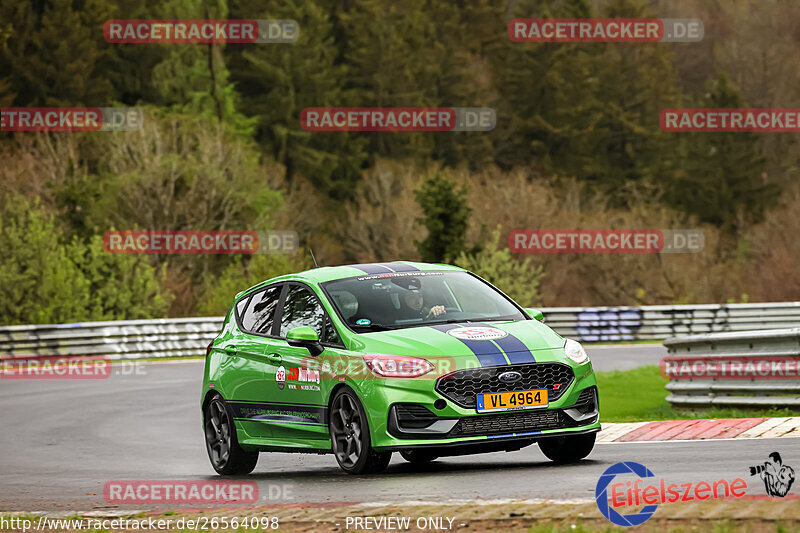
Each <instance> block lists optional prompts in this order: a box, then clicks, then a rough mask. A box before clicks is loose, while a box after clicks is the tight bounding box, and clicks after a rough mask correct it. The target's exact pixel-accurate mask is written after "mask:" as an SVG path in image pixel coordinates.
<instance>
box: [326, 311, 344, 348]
mask: <svg viewBox="0 0 800 533" xmlns="http://www.w3.org/2000/svg"><path fill="white" fill-rule="evenodd" d="M322 342H324V343H327V344H342V338H341V337H340V336H339V332H338V331H336V327H334V325H333V322H331V319H330V317H327V316H326V317H325V335H323V336H322Z"/></svg>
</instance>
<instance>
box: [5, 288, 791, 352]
mask: <svg viewBox="0 0 800 533" xmlns="http://www.w3.org/2000/svg"><path fill="white" fill-rule="evenodd" d="M542 311H543V312H544V316H545V321H546V322H547V324H549V325H550V326H551V327H553V329H555V330H556V331H558V332H559V333H561V334H562V335H564V336H565V337H570V338H574V339H576V340H579V341H584V342H603V341H626V340H648V339H650V340H652V339H666V338H667V337H672V336H675V335H687V334H697V333H717V332H725V331H749V330H761V329H775V328H786V327H800V302H784V303H763V304H729V305H719V304H713V305H674V306H667V305H651V306H643V307H586V308H584V307H551V308H545V309H542ZM221 326H222V317H207V318H171V319H166V318H163V319H153V320H121V321H116V322H83V323H75V324H56V325H33V326H0V357H5V356H9V355H10V356H27V355H66V356H70V355H103V356H107V357H109V358H112V359H138V358H142V357H168V356H184V355H202V354H203V353H204V352H205V348H206V346H207V345H208V343H209V342H210V341H211V339H213V338H214V337H215V336H216V334H217V333H218V332H219V330H220V328H221Z"/></svg>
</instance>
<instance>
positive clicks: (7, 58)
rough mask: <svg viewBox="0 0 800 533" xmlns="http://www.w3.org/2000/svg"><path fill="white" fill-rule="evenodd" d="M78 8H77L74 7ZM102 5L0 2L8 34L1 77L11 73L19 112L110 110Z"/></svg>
mask: <svg viewBox="0 0 800 533" xmlns="http://www.w3.org/2000/svg"><path fill="white" fill-rule="evenodd" d="M76 4H77V5H76ZM111 12H112V11H111V9H110V5H109V3H108V2H106V1H105V0H86V1H85V2H73V0H48V1H45V2H30V1H28V0H3V2H2V4H0V21H2V24H3V25H4V26H5V28H4V32H5V31H6V30H9V32H10V35H9V36H8V38H7V40H6V43H5V45H4V46H0V71H8V72H10V73H11V74H10V77H9V81H10V85H11V91H12V92H14V93H16V99H15V101H14V103H15V104H16V105H18V106H68V107H69V106H80V105H86V106H96V107H103V106H105V105H107V104H110V101H111V97H112V86H111V84H110V83H109V82H108V79H107V77H106V76H105V75H104V72H103V69H102V68H101V62H102V59H103V55H104V49H105V48H106V47H105V43H104V42H103V32H102V28H103V22H104V21H106V20H107V19H109V18H111V17H110V13H111Z"/></svg>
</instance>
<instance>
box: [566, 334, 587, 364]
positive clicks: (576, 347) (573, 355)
mask: <svg viewBox="0 0 800 533" xmlns="http://www.w3.org/2000/svg"><path fill="white" fill-rule="evenodd" d="M564 353H565V354H567V357H569V358H570V359H572V360H573V361H575V362H576V363H578V364H579V365H582V364H583V363H585V362H586V361H588V360H589V356H588V355H586V350H584V349H583V346H581V343H579V342H577V341H574V340H572V339H567V342H565V343H564Z"/></svg>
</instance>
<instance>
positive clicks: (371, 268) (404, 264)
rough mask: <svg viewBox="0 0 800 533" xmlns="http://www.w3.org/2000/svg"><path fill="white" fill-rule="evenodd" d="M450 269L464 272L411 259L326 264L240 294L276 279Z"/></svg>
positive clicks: (316, 279) (324, 278) (320, 279)
mask: <svg viewBox="0 0 800 533" xmlns="http://www.w3.org/2000/svg"><path fill="white" fill-rule="evenodd" d="M437 270H438V271H451V272H466V271H465V270H464V269H463V268H460V267H457V266H452V265H445V264H443V263H416V262H411V261H387V262H384V263H360V264H353V265H341V266H326V267H319V268H312V269H310V270H304V271H303V272H297V273H296V274H286V275H284V276H278V277H277V278H272V279H269V280H266V281H262V282H261V283H259V284H257V285H254V286H252V287H250V288H249V289H247V290H245V291H242V292H240V293H239V294H237V295H236V297H237V298H238V297H239V296H240V295H242V294H245V293H247V292H250V291H251V290H253V289H256V288H258V287H262V286H264V285H268V284H270V283H275V282H278V281H289V280H297V281H306V282H310V283H325V282H326V281H334V280H337V279H345V278H353V277H356V276H368V275H370V274H387V273H392V272H403V273H406V272H415V271H437Z"/></svg>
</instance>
